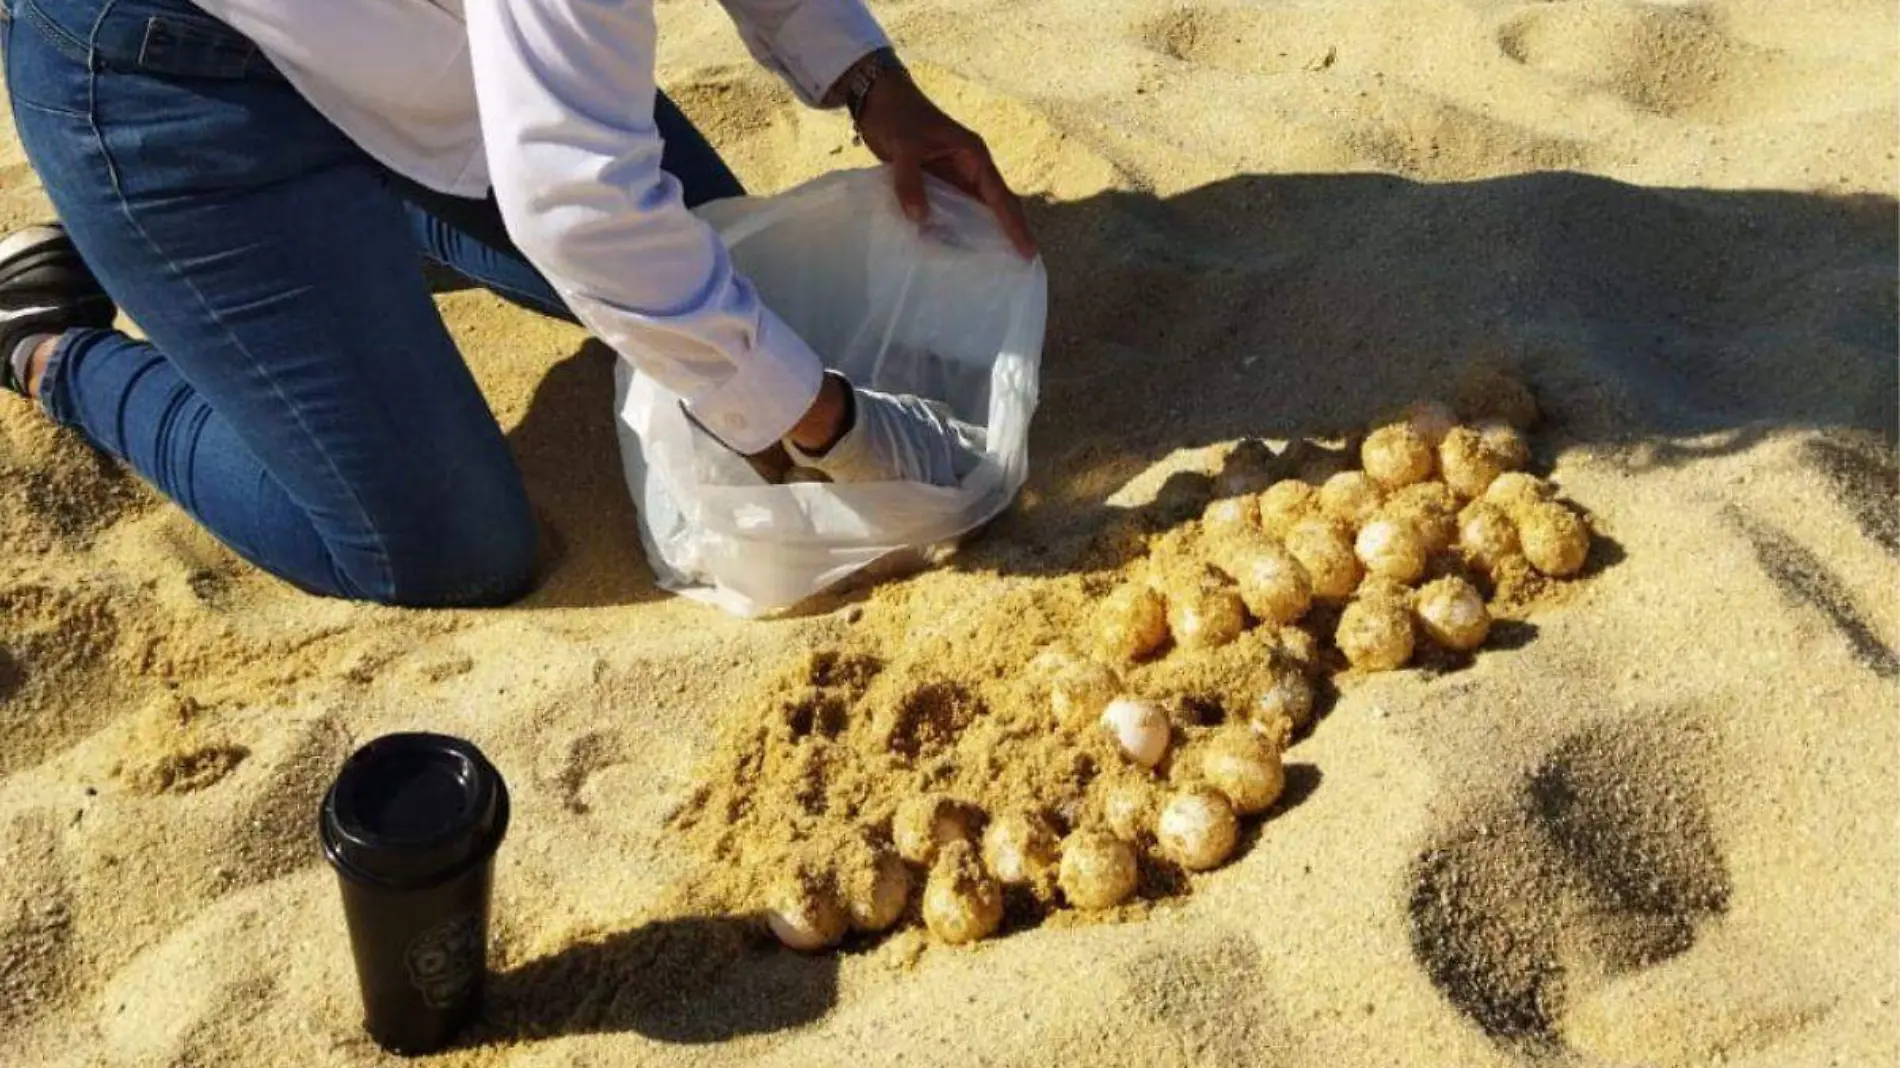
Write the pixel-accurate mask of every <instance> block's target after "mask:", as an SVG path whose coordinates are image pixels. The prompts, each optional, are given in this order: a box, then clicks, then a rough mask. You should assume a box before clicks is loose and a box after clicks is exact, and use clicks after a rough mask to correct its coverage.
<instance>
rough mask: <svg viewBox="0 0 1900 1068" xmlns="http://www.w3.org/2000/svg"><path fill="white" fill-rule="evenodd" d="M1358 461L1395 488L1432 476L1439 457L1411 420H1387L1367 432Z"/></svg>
mask: <svg viewBox="0 0 1900 1068" xmlns="http://www.w3.org/2000/svg"><path fill="white" fill-rule="evenodd" d="M1359 463H1360V465H1361V466H1362V467H1364V468H1365V472H1366V474H1367V475H1369V476H1371V478H1372V480H1373V481H1374V482H1377V483H1378V484H1379V485H1381V486H1383V487H1385V488H1386V489H1388V490H1395V489H1399V488H1400V487H1403V486H1410V485H1412V484H1413V483H1417V482H1423V481H1425V480H1426V479H1428V478H1430V477H1432V469H1433V468H1434V467H1435V466H1436V465H1437V463H1438V458H1437V456H1436V455H1435V454H1434V451H1433V449H1432V444H1431V442H1429V441H1427V440H1425V436H1424V435H1423V434H1420V433H1419V432H1418V431H1417V430H1416V429H1414V428H1413V426H1412V424H1410V423H1388V424H1387V425H1385V426H1382V427H1379V428H1378V429H1376V430H1374V431H1373V432H1372V433H1370V434H1367V435H1366V440H1365V442H1364V443H1362V444H1361V445H1360V446H1359Z"/></svg>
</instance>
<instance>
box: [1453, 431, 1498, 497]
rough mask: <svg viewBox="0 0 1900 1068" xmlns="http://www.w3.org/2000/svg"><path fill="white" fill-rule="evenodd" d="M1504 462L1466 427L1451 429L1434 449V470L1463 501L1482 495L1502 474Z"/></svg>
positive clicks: (1474, 432)
mask: <svg viewBox="0 0 1900 1068" xmlns="http://www.w3.org/2000/svg"><path fill="white" fill-rule="evenodd" d="M1504 460H1505V458H1504V457H1501V456H1499V455H1498V454H1497V453H1496V452H1495V451H1494V450H1493V449H1492V448H1491V446H1490V445H1489V444H1488V443H1487V442H1486V441H1485V440H1484V437H1483V436H1482V435H1480V434H1479V433H1478V432H1477V431H1476V430H1473V429H1471V428H1470V427H1464V426H1461V427H1458V428H1456V429H1454V430H1453V431H1452V432H1451V433H1449V434H1446V435H1445V440H1444V441H1443V442H1442V443H1441V444H1440V445H1439V446H1438V469H1439V471H1440V472H1442V473H1443V474H1444V476H1445V485H1447V486H1450V487H1451V491H1452V492H1453V493H1456V494H1457V495H1458V496H1460V497H1463V498H1465V499H1466V500H1471V499H1474V498H1477V497H1480V496H1483V495H1484V491H1485V490H1487V489H1489V488H1490V486H1491V483H1492V481H1493V480H1495V479H1496V478H1497V477H1498V476H1499V475H1501V474H1503V473H1504V471H1505V469H1506V465H1505V463H1504Z"/></svg>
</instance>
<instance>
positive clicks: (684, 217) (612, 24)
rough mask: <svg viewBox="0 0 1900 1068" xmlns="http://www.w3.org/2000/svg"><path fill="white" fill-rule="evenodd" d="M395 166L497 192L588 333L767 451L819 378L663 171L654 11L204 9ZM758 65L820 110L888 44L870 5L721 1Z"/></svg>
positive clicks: (571, 1) (544, 6) (580, 3)
mask: <svg viewBox="0 0 1900 1068" xmlns="http://www.w3.org/2000/svg"><path fill="white" fill-rule="evenodd" d="M195 2H196V3H197V4H198V6H199V7H201V8H203V9H204V10H205V11H206V12H207V13H209V14H211V15H213V16H215V17H217V18H219V19H222V20H223V21H225V22H226V23H228V24H229V25H231V26H232V27H233V28H234V29H236V30H237V31H238V32H240V33H243V34H244V35H246V36H247V37H249V38H251V39H252V40H253V41H255V42H257V44H258V46H259V47H260V48H261V49H263V51H264V53H265V54H266V55H268V56H269V57H270V59H271V60H272V62H273V63H275V64H276V66H277V67H278V69H279V70H281V71H282V72H283V74H284V76H285V77H286V78H287V79H289V81H290V82H291V84H293V85H294V86H296V87H297V89H298V91H299V92H300V93H302V95H303V96H304V97H305V98H306V99H307V100H309V101H310V103H311V105H312V106H314V107H315V108H316V109H317V110H318V111H320V112H322V113H323V114H324V116H325V117H327V118H328V119H330V121H331V122H333V123H335V124H336V126H337V127H338V128H339V129H341V130H342V131H343V132H344V133H345V134H347V135H349V137H350V138H351V139H352V140H354V141H355V142H356V143H357V144H358V145H360V146H361V147H362V148H363V149H364V151H365V152H367V153H369V154H370V155H371V156H373V157H375V158H376V159H377V160H379V161H381V162H382V163H383V164H384V165H385V166H388V167H390V168H391V169H393V170H395V171H397V172H399V173H401V174H403V175H405V176H407V177H409V178H411V179H413V180H414V181H416V182H419V183H421V184H423V185H425V186H428V187H430V188H432V189H437V190H440V191H442V192H446V193H455V194H459V195H463V196H482V195H484V194H485V193H487V192H488V190H489V189H490V188H491V186H492V188H493V190H494V192H495V197H496V200H497V201H498V202H499V203H500V205H501V211H502V216H503V218H504V219H505V220H506V222H507V224H508V231H509V234H510V236H512V237H513V238H514V240H515V242H516V243H517V244H518V245H519V246H520V248H521V251H522V252H523V253H524V254H525V255H526V256H527V257H528V259H529V260H530V261H531V262H532V263H533V264H534V265H535V267H536V268H538V269H539V270H540V271H541V273H542V274H543V275H545V276H546V277H547V279H548V281H549V282H551V283H552V284H553V285H554V287H555V289H556V290H558V291H559V292H560V294H561V296H562V298H563V299H564V300H565V301H566V302H567V305H568V307H569V308H571V309H572V310H573V311H574V313H575V314H576V315H577V316H579V317H580V319H581V322H582V323H583V324H585V325H586V327H587V328H588V329H589V330H590V331H591V332H592V333H593V334H594V335H595V336H596V337H598V338H600V339H601V340H602V341H604V342H606V343H607V344H608V345H610V346H612V347H613V349H614V350H615V351H616V352H618V353H619V354H620V355H621V356H622V357H623V358H625V359H627V360H629V361H631V362H632V363H633V364H634V365H635V366H637V367H638V368H640V370H642V371H644V372H646V373H647V374H649V375H652V376H653V378H654V379H656V380H657V381H659V382H660V383H661V384H662V385H664V386H666V387H667V388H668V389H670V390H671V391H673V392H674V393H676V394H678V395H679V396H680V397H682V398H684V399H685V401H686V403H687V405H688V407H689V408H691V409H692V410H693V412H694V414H695V415H696V416H697V417H698V418H699V419H700V421H701V422H703V423H704V424H705V425H706V426H707V427H709V428H710V429H712V430H713V431H714V432H715V433H717V434H718V435H719V436H720V437H721V438H723V439H724V440H725V441H726V442H727V444H729V445H731V446H732V447H734V448H736V449H739V450H740V451H743V452H757V451H759V450H762V449H764V448H766V447H768V446H770V445H771V444H773V443H774V442H776V441H777V440H779V438H781V437H782V436H784V434H785V432H786V431H787V430H789V429H790V428H791V426H792V424H793V423H795V422H797V421H798V419H799V417H800V416H802V415H803V414H804V412H805V410H806V409H807V408H808V407H809V406H810V404H811V401H812V399H813V397H815V396H816V395H817V392H818V386H819V382H820V377H821V372H822V365H821V364H820V361H819V359H818V357H817V355H816V354H814V353H813V352H812V351H811V349H810V348H809V347H808V346H806V344H805V342H804V341H803V340H802V339H800V338H799V337H798V335H797V334H796V333H795V332H794V331H793V330H792V329H791V328H790V327H788V326H787V325H786V324H785V323H784V322H783V321H781V320H780V319H779V318H778V317H777V316H776V315H774V314H772V311H771V309H769V308H767V307H766V306H765V305H764V303H763V302H762V301H761V300H760V299H759V296H758V294H757V293H756V292H755V291H754V290H753V288H752V286H751V285H750V283H748V282H747V281H746V280H745V278H744V277H743V276H741V275H740V274H739V273H738V272H736V271H735V270H734V269H733V266H732V262H731V260H730V259H729V257H728V256H727V254H726V250H725V246H724V245H723V244H721V242H720V241H719V238H718V236H717V235H716V234H714V233H713V232H712V230H711V229H710V228H709V227H707V226H706V225H705V224H704V223H702V222H700V221H699V220H698V219H697V218H696V217H694V216H693V215H692V214H691V213H689V212H688V211H687V210H686V208H685V206H684V204H683V202H682V201H681V197H680V188H679V184H678V183H677V182H676V181H674V180H673V178H672V177H671V176H669V175H667V174H666V173H665V172H664V171H662V170H661V169H660V154H661V143H660V136H659V132H658V130H657V129H656V128H655V126H654V119H653V103H654V92H655V86H654V74H653V67H654V55H655V47H654V46H655V40H654V37H655V26H654V19H653V0H195ZM721 2H722V4H723V5H724V6H725V8H726V10H727V12H728V13H729V14H730V15H731V16H732V18H733V21H734V22H736V23H737V24H738V27H739V32H740V36H741V37H742V39H743V40H744V41H745V43H746V46H747V47H748V48H749V49H750V50H751V52H752V54H753V55H754V56H755V57H757V58H758V59H759V61H760V62H761V63H763V64H765V65H766V66H768V67H770V68H771V69H773V70H775V71H777V72H778V73H779V74H780V75H781V76H782V77H784V78H785V80H786V81H787V82H788V83H789V84H790V85H791V87H792V89H793V90H794V91H795V92H797V94H798V95H799V97H800V98H801V99H803V100H804V101H806V102H807V103H811V104H816V103H817V102H818V101H819V100H820V98H822V97H823V96H824V94H825V93H826V91H827V90H828V89H830V87H831V86H832V85H833V83H835V82H836V81H837V79H838V78H839V77H840V76H841V75H842V74H843V73H844V72H845V70H846V68H848V67H849V66H850V65H851V64H852V63H853V62H855V61H856V60H857V59H858V58H860V57H861V56H863V55H864V54H866V53H867V52H870V51H873V50H874V49H877V48H880V47H884V46H885V45H887V44H888V43H889V42H888V40H887V39H886V37H885V36H884V33H883V31H882V30H881V29H880V28H879V27H878V24H877V21H876V20H875V19H874V18H872V16H871V14H870V12H869V11H868V10H866V8H865V7H864V4H863V2H862V0H721Z"/></svg>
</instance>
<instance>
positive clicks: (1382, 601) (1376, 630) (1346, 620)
mask: <svg viewBox="0 0 1900 1068" xmlns="http://www.w3.org/2000/svg"><path fill="white" fill-rule="evenodd" d="M1333 641H1334V644H1336V645H1338V646H1339V651H1340V652H1342V653H1344V654H1346V659H1347V660H1349V661H1351V662H1352V666H1353V667H1356V668H1358V669H1360V670H1361V671H1391V670H1392V669H1394V668H1400V667H1404V666H1405V665H1406V664H1407V663H1408V662H1409V661H1410V660H1411V659H1412V650H1413V642H1414V637H1413V634H1412V615H1411V613H1410V612H1409V611H1407V609H1406V607H1405V605H1404V604H1402V603H1395V602H1393V601H1391V600H1389V599H1386V598H1382V597H1375V598H1360V599H1359V600H1355V601H1354V602H1353V603H1351V604H1349V605H1347V606H1346V611H1345V612H1344V613H1342V614H1341V615H1340V617H1339V630H1338V632H1337V633H1336V634H1335V635H1334V638H1333Z"/></svg>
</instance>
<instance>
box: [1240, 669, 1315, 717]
mask: <svg viewBox="0 0 1900 1068" xmlns="http://www.w3.org/2000/svg"><path fill="white" fill-rule="evenodd" d="M1249 718H1250V719H1252V720H1253V722H1254V724H1255V725H1256V726H1257V727H1259V728H1260V729H1262V730H1268V729H1272V730H1279V729H1281V728H1279V727H1278V726H1277V725H1278V724H1280V723H1287V724H1291V725H1292V726H1293V727H1296V728H1297V727H1301V726H1304V725H1305V724H1306V722H1307V721H1308V720H1310V719H1312V718H1313V683H1312V681H1311V680H1309V679H1308V678H1307V677H1306V673H1305V672H1303V671H1301V670H1300V669H1299V668H1298V667H1297V666H1296V665H1294V664H1291V663H1287V662H1284V661H1279V660H1277V659H1276V661H1275V663H1274V664H1273V666H1272V667H1271V668H1269V669H1268V672H1267V686H1266V689H1264V690H1262V691H1261V692H1260V696H1259V697H1258V698H1256V699H1255V701H1254V706H1253V714H1252V716H1250V717H1249Z"/></svg>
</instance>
